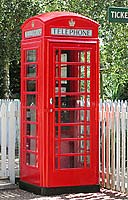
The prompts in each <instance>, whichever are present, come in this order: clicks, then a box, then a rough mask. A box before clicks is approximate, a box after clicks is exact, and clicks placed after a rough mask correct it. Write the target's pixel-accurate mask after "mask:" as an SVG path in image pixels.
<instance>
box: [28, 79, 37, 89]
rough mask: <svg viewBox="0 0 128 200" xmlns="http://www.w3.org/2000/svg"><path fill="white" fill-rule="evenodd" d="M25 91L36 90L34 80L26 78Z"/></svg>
mask: <svg viewBox="0 0 128 200" xmlns="http://www.w3.org/2000/svg"><path fill="white" fill-rule="evenodd" d="M27 91H36V81H35V80H27Z"/></svg>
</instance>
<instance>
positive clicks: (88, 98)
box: [86, 95, 90, 107]
mask: <svg viewBox="0 0 128 200" xmlns="http://www.w3.org/2000/svg"><path fill="white" fill-rule="evenodd" d="M86 100H87V103H86V106H87V107H90V95H87V98H86Z"/></svg>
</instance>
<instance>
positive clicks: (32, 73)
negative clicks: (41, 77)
mask: <svg viewBox="0 0 128 200" xmlns="http://www.w3.org/2000/svg"><path fill="white" fill-rule="evenodd" d="M36 67H37V65H36V64H29V65H27V69H26V76H27V77H36Z"/></svg>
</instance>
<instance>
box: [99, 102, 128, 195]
mask: <svg viewBox="0 0 128 200" xmlns="http://www.w3.org/2000/svg"><path fill="white" fill-rule="evenodd" d="M99 132H100V180H101V185H102V186H103V187H106V188H108V189H109V188H111V189H113V190H117V191H121V192H128V104H127V102H120V101H118V102H105V103H102V104H100V131H99Z"/></svg>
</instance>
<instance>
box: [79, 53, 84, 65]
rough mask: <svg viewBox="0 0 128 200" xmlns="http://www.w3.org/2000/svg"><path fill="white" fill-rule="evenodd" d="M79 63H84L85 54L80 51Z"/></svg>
mask: <svg viewBox="0 0 128 200" xmlns="http://www.w3.org/2000/svg"><path fill="white" fill-rule="evenodd" d="M79 57H80V62H83V63H84V62H85V52H84V51H81V52H79Z"/></svg>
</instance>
